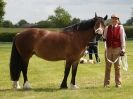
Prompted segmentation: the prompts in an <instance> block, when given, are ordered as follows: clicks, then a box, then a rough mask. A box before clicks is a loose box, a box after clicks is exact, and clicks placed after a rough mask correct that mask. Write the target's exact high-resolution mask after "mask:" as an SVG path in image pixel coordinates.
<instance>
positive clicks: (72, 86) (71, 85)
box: [70, 84, 79, 90]
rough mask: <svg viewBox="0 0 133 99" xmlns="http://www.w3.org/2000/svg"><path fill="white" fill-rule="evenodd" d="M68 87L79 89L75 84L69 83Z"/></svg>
mask: <svg viewBox="0 0 133 99" xmlns="http://www.w3.org/2000/svg"><path fill="white" fill-rule="evenodd" d="M70 89H73V90H76V89H79V87H78V86H77V85H73V84H70Z"/></svg>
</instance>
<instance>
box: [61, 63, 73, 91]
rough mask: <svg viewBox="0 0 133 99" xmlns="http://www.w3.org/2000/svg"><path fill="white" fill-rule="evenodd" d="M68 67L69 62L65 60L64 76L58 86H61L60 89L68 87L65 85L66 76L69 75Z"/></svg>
mask: <svg viewBox="0 0 133 99" xmlns="http://www.w3.org/2000/svg"><path fill="white" fill-rule="evenodd" d="M70 68H71V62H67V61H66V66H65V71H64V78H63V81H62V84H61V86H60V88H62V89H66V88H68V87H67V77H68V75H69V72H70Z"/></svg>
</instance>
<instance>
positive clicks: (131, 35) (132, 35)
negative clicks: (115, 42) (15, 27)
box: [0, 28, 133, 42]
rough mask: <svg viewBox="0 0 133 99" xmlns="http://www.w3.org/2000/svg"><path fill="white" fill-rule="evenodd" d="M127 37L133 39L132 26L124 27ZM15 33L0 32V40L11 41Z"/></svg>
mask: <svg viewBox="0 0 133 99" xmlns="http://www.w3.org/2000/svg"><path fill="white" fill-rule="evenodd" d="M125 32H126V36H127V39H133V28H125ZM15 35H16V33H9V32H6V33H0V42H12V41H13V38H14V36H15Z"/></svg>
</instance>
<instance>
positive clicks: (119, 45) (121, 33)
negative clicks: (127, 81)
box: [103, 14, 126, 88]
mask: <svg viewBox="0 0 133 99" xmlns="http://www.w3.org/2000/svg"><path fill="white" fill-rule="evenodd" d="M103 38H104V41H105V44H106V46H105V78H104V87H109V84H110V72H111V66H112V64H114V69H115V84H116V85H115V87H117V88H119V87H121V83H122V82H121V72H120V62H119V61H120V60H119V56H124V54H125V45H126V44H125V30H124V27H123V26H122V25H121V23H120V19H119V16H118V15H116V14H112V16H111V25H109V26H107V27H106V28H105V31H104V35H103Z"/></svg>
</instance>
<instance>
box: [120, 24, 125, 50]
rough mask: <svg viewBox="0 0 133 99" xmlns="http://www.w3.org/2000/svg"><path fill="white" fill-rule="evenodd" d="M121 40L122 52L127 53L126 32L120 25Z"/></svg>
mask: <svg viewBox="0 0 133 99" xmlns="http://www.w3.org/2000/svg"><path fill="white" fill-rule="evenodd" d="M120 33H121V35H120V39H121V50H122V51H123V52H125V48H126V42H125V30H124V27H123V26H122V25H120Z"/></svg>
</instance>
